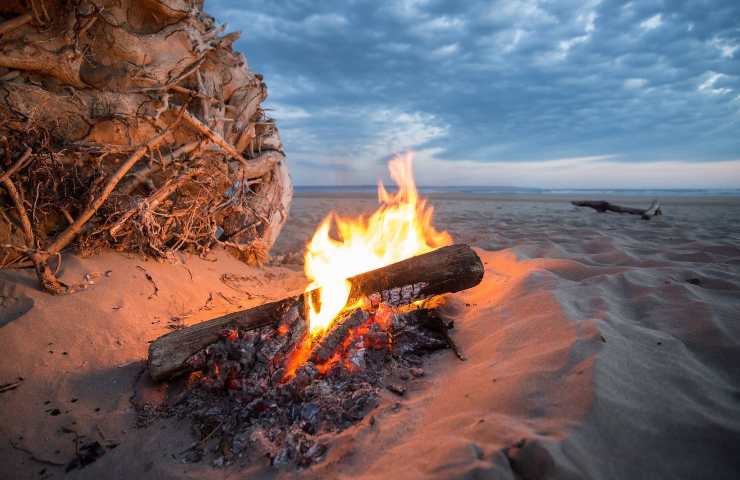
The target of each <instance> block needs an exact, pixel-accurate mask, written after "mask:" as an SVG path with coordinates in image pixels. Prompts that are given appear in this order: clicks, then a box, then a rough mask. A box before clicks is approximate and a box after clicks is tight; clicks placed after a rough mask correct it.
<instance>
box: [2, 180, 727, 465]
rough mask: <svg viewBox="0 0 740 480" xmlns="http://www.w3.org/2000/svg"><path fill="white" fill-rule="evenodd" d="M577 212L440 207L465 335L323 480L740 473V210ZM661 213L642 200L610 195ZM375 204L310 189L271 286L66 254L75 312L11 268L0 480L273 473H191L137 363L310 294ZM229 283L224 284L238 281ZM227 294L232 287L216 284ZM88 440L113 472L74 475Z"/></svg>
mask: <svg viewBox="0 0 740 480" xmlns="http://www.w3.org/2000/svg"><path fill="white" fill-rule="evenodd" d="M573 199H575V198H565V197H555V196H541V195H540V196H514V195H508V196H507V195H498V196H497V195H466V194H439V195H432V196H431V198H430V202H431V203H432V204H433V205H434V206H435V225H436V226H437V227H439V228H440V229H445V230H447V231H449V232H450V233H451V234H452V236H453V238H454V239H455V242H459V243H468V244H470V245H473V246H474V247H475V248H476V251H477V252H478V254H479V255H480V257H481V259H482V260H483V262H484V264H485V277H484V279H483V282H482V283H481V284H480V285H478V286H477V287H475V288H473V289H470V290H467V291H465V292H461V293H458V294H454V295H452V296H451V298H450V299H449V307H448V308H449V309H450V310H451V312H452V315H453V316H454V318H455V322H456V328H455V330H454V331H453V335H454V338H455V340H456V342H457V343H458V344H459V346H460V347H461V349H462V350H463V351H464V353H465V355H466V356H467V358H468V359H467V361H464V362H463V361H460V360H458V359H457V358H456V357H455V356H454V355H453V354H452V353H451V352H449V351H444V352H439V353H436V354H435V355H434V356H433V357H432V358H431V360H429V361H427V363H426V365H425V369H426V375H424V376H423V377H421V378H414V379H410V380H409V381H408V383H407V388H408V391H407V393H406V395H405V396H404V397H402V398H399V397H397V396H394V395H393V394H391V393H390V392H384V393H383V401H382V402H381V404H380V405H379V406H378V407H377V409H376V411H374V412H373V414H372V418H373V420H372V422H371V421H370V417H368V418H366V419H365V420H363V421H362V422H361V423H359V424H357V425H355V426H353V427H351V428H349V429H347V430H345V431H344V432H342V433H341V434H340V435H338V436H337V437H336V438H335V440H334V443H333V444H332V445H330V449H329V453H328V456H327V458H326V460H324V461H323V462H322V463H320V464H318V465H316V466H313V467H311V468H310V469H307V470H304V471H302V473H303V474H305V475H306V476H308V477H313V478H367V479H374V478H377V479H381V478H497V479H498V478H501V479H539V478H557V479H581V478H582V479H627V478H650V479H672V480H675V479H695V478H712V479H734V478H737V476H738V472H740V369H738V365H739V364H740V323H738V319H739V318H740V198H730V197H728V198H710V197H697V198H670V199H661V200H662V204H663V213H664V215H663V216H661V217H656V218H653V219H651V220H650V221H644V220H641V219H640V218H639V217H637V216H632V215H618V214H599V213H596V212H595V211H593V210H590V209H579V208H576V207H573V206H571V205H570V204H569V200H573ZM605 199H606V200H613V201H615V202H619V203H622V204H626V205H636V206H647V204H648V203H649V200H650V199H649V198H605ZM376 204H377V201H376V199H375V198H374V197H372V196H369V195H365V194H347V193H342V194H330V193H299V194H297V195H296V198H295V200H294V203H293V206H292V209H291V213H290V217H289V220H288V222H287V224H286V226H285V227H284V229H283V232H282V234H281V237H280V238H279V240H278V243H277V245H276V247H275V248H274V250H273V252H272V253H273V255H274V257H275V259H274V261H273V262H272V263H271V264H270V265H268V266H266V267H264V268H253V267H247V266H245V265H244V264H242V263H240V262H238V261H237V260H235V259H233V258H231V257H230V256H229V255H228V254H226V253H224V252H214V254H213V255H212V256H211V257H209V258H207V259H201V258H197V257H193V256H188V255H179V256H178V258H177V261H176V262H173V263H159V262H155V261H153V260H146V259H144V258H142V257H138V256H135V255H128V254H120V253H114V252H106V253H103V254H101V255H98V256H95V257H91V258H78V257H75V256H73V255H67V256H65V259H64V262H63V267H62V268H63V270H62V275H61V277H62V279H63V280H64V281H66V282H67V283H70V284H86V288H84V289H83V290H82V291H80V292H78V293H75V294H73V295H72V296H68V297H53V296H50V295H48V294H45V293H42V292H40V291H39V290H38V289H37V287H36V282H35V278H34V277H33V275H32V274H31V273H30V272H27V271H26V272H18V271H3V272H0V352H2V355H3V361H2V362H0V384H2V385H5V384H13V383H18V386H17V387H16V388H14V389H11V390H7V391H3V392H1V393H0V465H1V466H0V478H3V479H5V478H7V479H32V478H33V479H52V478H62V477H65V478H73V479H74V478H80V479H99V478H105V479H129V478H158V479H169V478H173V479H174V478H192V479H220V478H264V477H266V478H270V477H275V476H285V477H293V476H294V475H295V471H282V470H276V469H274V468H273V467H270V466H269V465H267V464H262V465H244V466H242V465H233V466H229V467H227V468H225V469H219V468H214V467H213V466H211V465H210V464H209V463H207V462H202V463H196V464H186V463H183V462H182V461H181V460H180V459H179V458H178V457H177V453H178V452H181V451H182V450H183V449H186V448H187V447H188V445H190V444H192V442H193V438H192V437H191V434H190V431H189V429H188V424H187V423H186V422H184V421H182V420H178V419H177V418H169V419H164V420H158V421H155V422H154V423H151V424H149V425H137V424H136V415H135V408H134V406H135V405H142V404H144V403H147V402H148V403H149V404H150V405H154V406H156V404H157V402H160V401H162V398H163V397H164V393H165V389H166V386H155V385H152V384H151V383H150V382H149V381H148V380H147V378H146V372H145V371H144V368H143V366H144V363H145V359H146V352H147V347H148V342H150V341H152V340H154V339H155V338H157V337H158V336H160V335H162V334H164V333H166V332H168V331H169V329H170V328H171V327H172V326H179V325H191V324H194V323H197V322H200V321H203V320H205V319H208V318H211V317H214V316H217V315H219V314H222V313H226V312H229V311H234V310H236V309H239V308H244V307H247V306H252V305H258V304H260V303H264V302H265V301H268V300H274V299H279V298H281V297H283V296H285V295H287V294H288V293H292V292H297V291H300V290H301V289H302V288H303V287H304V285H305V278H304V277H303V273H302V267H301V265H300V262H299V259H300V258H301V252H302V250H303V247H304V246H305V243H306V241H307V240H308V239H309V237H310V235H311V234H312V232H313V230H314V229H315V227H316V225H317V224H318V222H319V221H320V220H321V219H322V218H323V217H324V215H325V214H326V213H327V212H329V211H330V210H332V209H335V210H337V211H338V212H339V213H340V214H343V215H356V214H358V213H362V212H367V211H370V210H372V209H373V208H375V206H376ZM225 274H230V275H229V276H227V277H224V275H225ZM224 278H229V279H230V280H229V281H226V282H225V281H224ZM79 436H84V437H86V438H92V439H96V440H98V441H99V442H100V443H101V444H102V445H103V446H104V447H105V449H106V451H105V454H104V455H103V456H102V457H100V458H99V459H98V460H97V461H95V462H94V463H92V464H90V465H88V466H86V467H85V468H82V469H74V470H71V471H70V472H69V473H66V474H65V465H66V464H67V463H68V462H69V461H70V459H72V458H73V457H74V455H75V448H76V447H75V444H76V442H75V439H76V438H79Z"/></svg>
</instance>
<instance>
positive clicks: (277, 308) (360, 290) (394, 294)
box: [148, 244, 483, 381]
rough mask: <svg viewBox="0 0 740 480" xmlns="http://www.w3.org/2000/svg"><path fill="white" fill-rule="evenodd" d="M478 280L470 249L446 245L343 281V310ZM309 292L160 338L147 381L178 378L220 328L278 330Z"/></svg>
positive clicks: (479, 270)
mask: <svg viewBox="0 0 740 480" xmlns="http://www.w3.org/2000/svg"><path fill="white" fill-rule="evenodd" d="M482 279H483V264H482V262H481V260H480V258H479V257H478V255H477V254H476V253H475V252H474V251H473V249H471V248H470V247H469V246H468V245H463V244H460V245H451V246H447V247H442V248H440V249H438V250H435V251H433V252H429V253H426V254H423V255H418V256H416V257H412V258H409V259H406V260H403V261H400V262H397V263H394V264H391V265H388V266H386V267H383V268H379V269H377V270H373V271H370V272H366V273H362V274H359V275H357V276H354V277H352V278H350V279H348V280H349V282H350V284H351V290H350V296H349V300H348V301H347V304H348V305H349V304H354V303H355V302H357V301H358V300H361V299H363V298H366V297H369V296H371V295H373V294H375V295H379V296H380V297H381V298H382V300H383V302H384V303H386V304H388V305H391V306H400V305H406V304H409V303H412V302H415V301H418V300H423V299H426V298H430V297H433V296H435V295H441V294H444V293H453V292H459V291H461V290H465V289H468V288H471V287H474V286H475V285H477V284H478V283H480V281H481V280H482ZM314 292H316V290H312V291H309V292H305V293H303V294H300V295H296V296H293V297H288V298H285V299H282V300H278V301H276V302H271V303H267V304H264V305H260V306H258V307H254V308H250V309H247V310H242V311H239V312H234V313H230V314H228V315H224V316H222V317H218V318H215V319H213V320H208V321H205V322H202V323H199V324H196V325H193V326H190V327H188V328H184V329H181V330H177V331H174V332H171V333H168V334H166V335H163V336H162V337H159V338H158V339H157V340H155V341H154V342H152V344H151V345H150V346H149V362H148V363H149V373H150V375H151V377H152V379H153V380H154V381H161V380H165V379H167V378H169V377H171V376H174V375H177V374H178V373H182V372H183V371H184V370H186V368H187V367H186V362H187V360H188V359H189V358H190V357H191V356H192V355H194V354H195V353H197V352H198V351H200V350H202V349H203V348H205V347H207V346H208V345H210V344H211V343H214V342H216V341H217V340H218V339H219V335H220V333H221V332H222V331H223V330H224V329H225V328H229V327H238V328H241V329H245V330H252V329H257V328H260V327H265V326H269V325H272V326H277V325H278V324H279V323H280V322H281V320H282V319H283V317H284V316H285V315H286V314H289V312H290V311H294V312H295V311H300V310H302V309H304V308H305V298H306V296H307V295H314V294H315V293H314Z"/></svg>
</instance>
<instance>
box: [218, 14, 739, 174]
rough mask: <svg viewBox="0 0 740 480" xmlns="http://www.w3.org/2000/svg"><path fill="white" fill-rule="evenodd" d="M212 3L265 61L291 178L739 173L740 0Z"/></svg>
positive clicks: (249, 50) (245, 47)
mask: <svg viewBox="0 0 740 480" xmlns="http://www.w3.org/2000/svg"><path fill="white" fill-rule="evenodd" d="M206 8H207V10H208V11H209V13H211V14H212V15H214V16H215V17H216V18H217V19H218V20H219V21H221V22H224V23H226V24H227V25H228V27H227V28H228V30H229V31H231V30H240V31H241V32H242V37H241V40H239V42H237V44H236V45H237V48H238V49H239V50H241V51H242V52H245V54H246V55H247V58H248V62H249V65H250V68H251V69H252V70H255V71H258V72H261V73H263V74H264V75H265V81H266V82H267V84H268V87H269V93H270V97H269V100H268V102H267V103H266V106H267V107H269V108H271V109H273V111H272V112H271V113H272V116H273V117H275V118H276V119H277V121H278V122H279V126H280V129H281V134H282V138H283V143H284V144H285V146H286V151H287V154H288V156H289V162H290V165H291V172H292V175H293V178H294V180H295V182H296V184H298V185H335V184H365V185H367V184H373V183H374V182H375V180H376V179H377V178H378V177H379V176H382V175H383V172H384V169H385V167H384V165H385V161H386V160H387V158H388V157H389V156H390V155H391V154H393V153H394V152H398V151H402V150H408V149H412V150H414V151H416V158H417V159H416V163H415V170H416V175H417V177H418V179H419V183H420V184H423V185H517V186H534V187H576V188H577V187H625V188H632V187H636V188H641V187H720V188H728V187H729V188H732V187H735V188H738V187H740V20H739V19H740V2H739V1H738V0H713V1H709V0H688V1H681V0H665V1H658V0H639V1H634V2H623V1H612V0H603V1H598V0H593V1H591V0H563V1H558V0H516V1H514V0H510V1H506V0H499V1H489V2H483V1H475V0H474V1H464V2H459V1H437V0H404V1H394V2H377V1H367V2H366V1H347V0H344V1H336V2H335V1H313V0H296V1H271V2H264V1H251V0H208V2H207V4H206Z"/></svg>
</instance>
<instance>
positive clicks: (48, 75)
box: [0, 0, 292, 293]
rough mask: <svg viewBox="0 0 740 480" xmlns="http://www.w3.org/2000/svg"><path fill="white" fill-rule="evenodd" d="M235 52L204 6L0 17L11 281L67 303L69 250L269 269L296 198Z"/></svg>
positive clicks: (3, 262) (57, 6)
mask: <svg viewBox="0 0 740 480" xmlns="http://www.w3.org/2000/svg"><path fill="white" fill-rule="evenodd" d="M238 37H239V35H238V33H229V34H224V31H223V27H222V26H220V25H219V24H218V23H217V22H216V21H215V20H214V19H213V18H212V17H210V16H208V15H207V14H206V13H205V12H204V11H203V2H202V0H195V1H194V2H190V1H188V2H184V1H182V0H158V1H150V0H116V1H112V0H79V1H76V2H71V3H70V2H66V1H63V0H46V1H44V2H37V1H31V2H25V1H18V0H11V1H8V2H0V268H18V267H35V269H36V271H37V274H38V277H39V280H40V282H41V284H42V285H43V286H44V288H45V289H46V290H48V291H50V292H52V293H65V292H67V291H68V288H67V287H66V285H64V284H62V283H61V282H60V281H59V280H58V279H57V278H56V276H55V273H54V271H53V270H52V268H51V267H50V265H49V263H50V262H52V260H53V259H56V260H57V261H58V259H59V254H60V252H61V251H62V250H63V249H65V248H67V247H70V246H74V247H76V248H77V250H78V251H79V252H80V253H83V254H85V253H91V252H95V251H97V250H98V249H100V248H103V247H112V248H114V249H116V250H119V251H134V252H141V253H144V254H147V255H151V256H157V257H171V256H172V254H173V252H175V251H178V250H183V249H189V250H192V251H195V252H196V253H199V254H202V255H203V254H206V253H207V252H208V251H209V250H210V249H211V248H212V247H213V246H216V245H222V246H224V247H225V248H227V249H228V250H230V251H231V252H233V253H234V254H235V255H236V256H238V257H239V258H241V259H242V260H244V261H246V262H248V263H260V262H262V261H263V260H264V259H265V258H266V254H267V251H268V250H269V248H270V247H271V245H272V244H273V243H274V241H275V239H276V238H277V235H278V233H279V231H280V229H281V227H282V225H283V223H284V222H285V220H286V217H287V211H288V208H289V206H290V203H291V197H292V185H291V181H290V177H289V176H288V172H287V165H286V162H285V156H284V154H283V149H282V144H281V141H280V135H279V133H278V130H277V127H276V125H275V123H274V122H273V121H272V120H271V119H269V118H268V117H267V116H266V115H265V112H264V111H263V110H262V108H261V107H260V104H261V102H262V101H264V100H265V98H266V97H267V87H266V85H265V84H264V82H263V81H262V76H261V75H259V74H257V73H254V72H252V71H250V70H249V69H248V67H247V63H246V59H245V58H244V56H243V55H242V54H241V53H238V52H236V51H234V50H233V48H232V44H233V43H234V42H235V41H236V40H237V39H238ZM52 263H54V262H52ZM56 267H57V268H58V264H57V265H56Z"/></svg>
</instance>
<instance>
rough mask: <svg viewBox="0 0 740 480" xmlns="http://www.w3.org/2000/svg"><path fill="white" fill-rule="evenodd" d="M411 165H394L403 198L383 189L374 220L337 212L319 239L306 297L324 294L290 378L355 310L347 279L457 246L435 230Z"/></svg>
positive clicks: (398, 161) (311, 248) (310, 253)
mask: <svg viewBox="0 0 740 480" xmlns="http://www.w3.org/2000/svg"><path fill="white" fill-rule="evenodd" d="M411 161H412V155H411V154H410V153H407V154H404V155H402V156H398V157H396V158H394V159H393V160H391V161H390V162H389V164H388V168H389V170H390V174H391V178H392V179H393V180H394V182H395V183H396V184H397V185H398V192H396V193H388V192H387V191H386V190H385V188H384V187H383V184H382V183H379V184H378V199H379V201H380V206H379V207H378V209H377V210H376V211H375V212H374V213H373V214H372V215H370V216H369V217H364V216H361V217H358V218H342V217H340V216H339V215H337V214H336V213H335V212H332V213H330V214H329V215H328V216H327V217H326V218H325V219H324V220H323V221H322V222H321V224H320V225H319V227H318V228H317V230H316V232H315V233H314V236H313V238H312V239H311V241H310V242H309V244H308V246H307V251H306V257H305V272H306V276H307V277H308V279H309V280H310V281H311V284H310V285H309V286H308V287H307V289H306V291H308V290H312V289H315V288H320V290H319V292H318V293H317V294H313V295H306V297H307V303H308V317H309V318H308V331H309V335H308V336H307V337H306V339H305V341H304V342H303V345H301V346H300V347H299V348H297V349H296V351H294V352H293V354H292V355H291V358H289V359H288V365H287V372H288V373H287V376H288V377H290V376H292V375H293V373H294V372H295V369H296V368H297V367H298V366H300V365H301V364H302V363H304V362H305V360H306V359H307V356H308V353H309V350H310V346H311V343H312V342H316V341H317V340H319V339H320V338H321V337H322V336H323V335H324V334H325V333H326V332H327V331H328V330H329V329H330V327H331V326H332V324H333V322H334V321H335V319H336V317H337V315H338V314H339V313H340V312H342V311H343V310H345V309H347V308H350V307H354V306H353V305H347V300H348V298H349V293H350V283H349V282H348V281H347V278H349V277H352V276H354V275H357V274H360V273H363V272H367V271H370V270H374V269H376V268H380V267H384V266H386V265H390V264H391V263H395V262H398V261H401V260H404V259H407V258H410V257H413V256H415V255H420V254H422V253H426V252H429V251H431V250H435V249H437V248H439V247H442V246H445V245H449V244H451V243H452V238H451V237H450V235H449V234H448V233H447V232H439V231H437V230H436V229H435V228H434V227H433V226H432V213H433V208H432V207H431V206H428V205H427V203H426V200H425V199H423V198H421V197H419V194H418V192H417V190H416V184H415V182H414V177H413V173H412V169H411ZM332 227H336V232H337V235H338V238H337V239H335V238H332V236H331V231H332ZM317 297H318V298H317ZM337 360H338V359H337Z"/></svg>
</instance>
